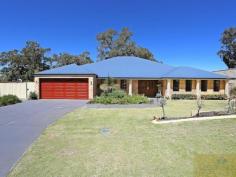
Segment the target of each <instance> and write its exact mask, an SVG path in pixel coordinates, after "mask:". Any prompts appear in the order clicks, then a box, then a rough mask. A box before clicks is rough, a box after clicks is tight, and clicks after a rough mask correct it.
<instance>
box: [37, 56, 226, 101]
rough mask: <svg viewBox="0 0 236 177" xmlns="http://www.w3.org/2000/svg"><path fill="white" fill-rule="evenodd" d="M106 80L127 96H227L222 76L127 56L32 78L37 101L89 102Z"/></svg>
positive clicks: (67, 66)
mask: <svg viewBox="0 0 236 177" xmlns="http://www.w3.org/2000/svg"><path fill="white" fill-rule="evenodd" d="M108 77H111V78H113V79H114V80H115V81H116V84H117V85H118V86H119V88H120V89H123V90H125V91H127V93H128V94H129V95H132V94H143V95H146V96H148V97H155V95H156V94H157V93H161V94H162V95H164V96H166V97H171V95H172V94H196V95H197V96H200V95H202V94H226V95H228V94H229V93H228V87H229V86H228V80H229V77H228V76H226V75H221V74H216V73H213V72H209V71H204V70H200V69H196V68H191V67H173V66H169V65H166V64H162V63H159V62H155V61H150V60H146V59H142V58H138V57H131V56H123V57H114V58H111V59H108V60H103V61H99V62H95V63H91V64H85V65H76V64H70V65H66V66H62V67H59V68H55V69H50V70H45V71H42V72H39V73H37V74H35V85H36V92H37V93H38V95H39V97H40V98H41V99H93V98H94V96H96V95H99V94H100V85H101V84H102V83H104V80H105V79H106V78H108Z"/></svg>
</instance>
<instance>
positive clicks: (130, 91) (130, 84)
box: [128, 79, 133, 96]
mask: <svg viewBox="0 0 236 177" xmlns="http://www.w3.org/2000/svg"><path fill="white" fill-rule="evenodd" d="M132 90H133V89H132V80H131V79H130V80H129V92H128V93H129V95H131V96H132V94H133V93H132Z"/></svg>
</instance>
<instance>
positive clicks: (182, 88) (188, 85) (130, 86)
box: [97, 79, 229, 98]
mask: <svg viewBox="0 0 236 177" xmlns="http://www.w3.org/2000/svg"><path fill="white" fill-rule="evenodd" d="M97 83H98V85H97V89H98V92H97V93H98V94H100V91H99V90H101V89H100V87H101V85H102V83H104V79H98V81H97ZM114 88H116V89H122V90H125V91H126V92H127V94H129V95H133V94H141V95H145V96H147V97H151V98H153V97H155V96H156V94H157V93H159V94H161V95H162V96H165V97H168V98H171V96H172V94H194V95H197V96H200V95H210V94H212V95H217V94H226V95H227V96H229V91H228V90H229V83H228V81H227V80H200V79H193V80H189V79H188V80H187V79H160V80H158V79H156V80H153V79H152V80H151V79H115V80H114Z"/></svg>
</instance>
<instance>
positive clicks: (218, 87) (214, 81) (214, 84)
mask: <svg viewBox="0 0 236 177" xmlns="http://www.w3.org/2000/svg"><path fill="white" fill-rule="evenodd" d="M216 88H217V89H216ZM213 91H214V92H219V91H220V80H213Z"/></svg>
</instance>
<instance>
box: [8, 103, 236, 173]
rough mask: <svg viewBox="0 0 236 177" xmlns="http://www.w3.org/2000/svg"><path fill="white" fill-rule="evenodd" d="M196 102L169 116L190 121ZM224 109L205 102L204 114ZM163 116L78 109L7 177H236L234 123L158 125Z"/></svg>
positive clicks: (172, 109)
mask: <svg viewBox="0 0 236 177" xmlns="http://www.w3.org/2000/svg"><path fill="white" fill-rule="evenodd" d="M193 102H194V101H171V102H169V103H168V105H169V107H168V108H166V109H168V110H167V113H168V114H169V115H171V116H173V115H176V114H177V115H179V116H183V114H184V115H189V114H190V111H191V110H192V109H193V108H194V105H195V104H194V103H193ZM216 103H217V104H216ZM225 104H226V102H224V101H207V103H205V110H215V109H217V110H218V109H221V110H222V109H224V107H225ZM213 107H214V108H213ZM159 111H160V110H159V109H158V110H157V109H155V108H149V109H85V108H81V109H78V110H76V111H75V112H72V113H70V114H68V115H66V116H65V118H64V119H61V120H59V121H57V122H56V123H55V124H54V125H52V126H50V127H49V128H47V129H46V131H45V132H44V133H43V134H42V135H41V136H40V138H39V139H38V140H37V141H36V142H35V143H34V144H33V145H32V147H31V148H30V149H29V150H28V152H27V153H26V154H25V155H24V156H23V158H22V159H21V160H20V162H19V163H18V164H17V166H16V167H15V168H14V169H13V171H12V172H11V173H10V174H9V176H22V177H25V176H27V177H34V176H37V177H49V176H60V177H62V176H63V177H72V176H79V177H95V176H96V177H97V176H99V177H100V176H101V177H112V176H117V177H123V176H129V177H130V176H131V177H132V176H133V177H136V176H140V177H146V176H148V177H152V176H153V177H154V176H171V177H173V176H176V177H179V176H188V177H190V176H207V175H206V174H205V173H202V172H201V170H198V169H208V170H212V172H214V173H216V174H217V175H218V176H219V175H220V176H226V175H229V176H230V175H232V176H233V175H234V174H236V163H231V162H235V160H236V119H230V120H227V119H224V120H211V121H196V122H185V123H178V124H167V125H154V124H152V123H151V119H152V117H153V115H154V114H156V113H157V112H159ZM209 162H211V163H209ZM205 167H207V168H205ZM226 169H227V170H226Z"/></svg>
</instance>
